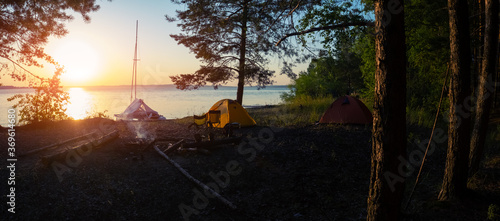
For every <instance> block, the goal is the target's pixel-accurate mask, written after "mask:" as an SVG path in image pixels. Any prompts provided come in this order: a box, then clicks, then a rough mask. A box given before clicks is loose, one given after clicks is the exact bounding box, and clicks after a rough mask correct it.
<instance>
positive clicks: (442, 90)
mask: <svg viewBox="0 0 500 221" xmlns="http://www.w3.org/2000/svg"><path fill="white" fill-rule="evenodd" d="M449 73H450V64H449V63H448V66H447V68H446V77H445V78H444V82H443V87H442V89H441V98H440V99H439V105H438V108H437V112H436V117H435V118H434V125H433V126H432V132H431V137H430V138H429V143H427V148H426V149H425V153H424V157H423V158H422V163H421V164H420V169H419V170H418V174H417V179H416V180H415V184H414V185H413V189H412V190H411V192H410V197H409V198H408V202H407V203H406V206H405V210H406V209H408V206H409V205H410V202H411V198H412V197H413V193H414V192H415V189H416V188H417V184H418V180H419V178H420V174H421V173H422V168H423V167H424V163H425V158H426V157H427V152H428V151H429V147H430V146H431V142H432V137H433V135H434V130H435V129H436V123H437V120H438V117H439V110H440V109H441V103H442V102H443V95H444V91H445V88H446V82H447V81H448V75H449Z"/></svg>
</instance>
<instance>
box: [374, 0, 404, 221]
mask: <svg viewBox="0 0 500 221" xmlns="http://www.w3.org/2000/svg"><path fill="white" fill-rule="evenodd" d="M396 2H397V4H395V3H394V0H376V1H375V19H376V21H375V28H376V31H377V35H376V39H375V47H376V57H375V59H376V71H375V81H376V85H375V101H374V106H373V131H372V156H371V177H370V190H369V195H368V216H367V220H398V217H399V214H400V207H401V201H402V198H403V190H404V178H403V177H405V175H403V174H401V172H402V171H401V172H400V171H399V167H400V166H401V165H402V164H404V163H403V162H402V161H401V159H403V161H406V160H404V159H406V158H407V157H406V44H405V28H404V10H403V9H404V6H403V1H396Z"/></svg>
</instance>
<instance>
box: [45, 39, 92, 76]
mask: <svg viewBox="0 0 500 221" xmlns="http://www.w3.org/2000/svg"><path fill="white" fill-rule="evenodd" d="M99 57H100V56H99V53H98V52H97V51H96V50H95V49H94V48H93V47H92V45H90V44H87V43H85V42H83V41H80V40H69V39H68V41H65V42H63V43H62V44H60V45H59V46H58V48H57V49H56V51H55V53H54V59H55V61H56V62H58V63H59V64H60V65H63V66H64V70H65V73H64V74H63V75H62V76H61V78H62V80H63V81H65V82H67V83H70V84H79V83H85V82H87V81H89V80H91V79H92V78H93V77H95V76H96V75H97V72H98V71H99V68H100V58H99Z"/></svg>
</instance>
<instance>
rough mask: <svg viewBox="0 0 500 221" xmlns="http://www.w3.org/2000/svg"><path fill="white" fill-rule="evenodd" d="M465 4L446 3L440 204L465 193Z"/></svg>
mask: <svg viewBox="0 0 500 221" xmlns="http://www.w3.org/2000/svg"><path fill="white" fill-rule="evenodd" d="M467 10H468V7H467V0H448V12H449V22H450V50H451V51H450V59H451V60H450V67H451V68H450V70H451V81H450V88H449V100H450V114H449V118H450V119H449V121H450V124H449V129H448V151H447V157H446V168H445V172H444V178H443V184H442V186H441V191H440V193H439V200H450V199H454V198H457V197H462V196H463V195H464V194H465V192H466V189H467V170H468V165H469V150H470V146H469V145H470V118H471V116H470V114H471V111H470V107H467V106H470V102H471V98H470V95H471V89H470V71H471V67H470V64H471V50H470V37H469V17H468V11H467Z"/></svg>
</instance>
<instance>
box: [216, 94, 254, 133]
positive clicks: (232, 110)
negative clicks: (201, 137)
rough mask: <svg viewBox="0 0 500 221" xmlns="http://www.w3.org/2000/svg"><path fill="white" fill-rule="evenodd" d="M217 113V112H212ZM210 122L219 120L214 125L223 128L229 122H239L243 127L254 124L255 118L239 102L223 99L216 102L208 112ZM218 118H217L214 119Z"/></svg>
mask: <svg viewBox="0 0 500 221" xmlns="http://www.w3.org/2000/svg"><path fill="white" fill-rule="evenodd" d="M211 113H216V114H211ZM207 115H208V121H209V122H218V123H217V124H215V125H213V126H214V127H218V128H223V127H224V126H225V125H226V124H228V123H239V124H240V126H242V127H247V126H254V125H255V124H256V123H255V120H254V119H253V118H252V117H250V115H248V112H247V111H246V110H245V108H243V107H242V106H241V105H240V104H239V103H238V102H236V101H235V100H231V99H222V100H220V101H217V102H215V104H214V105H213V106H212V107H211V108H210V110H209V111H208V113H207ZM214 118H216V119H214Z"/></svg>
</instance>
